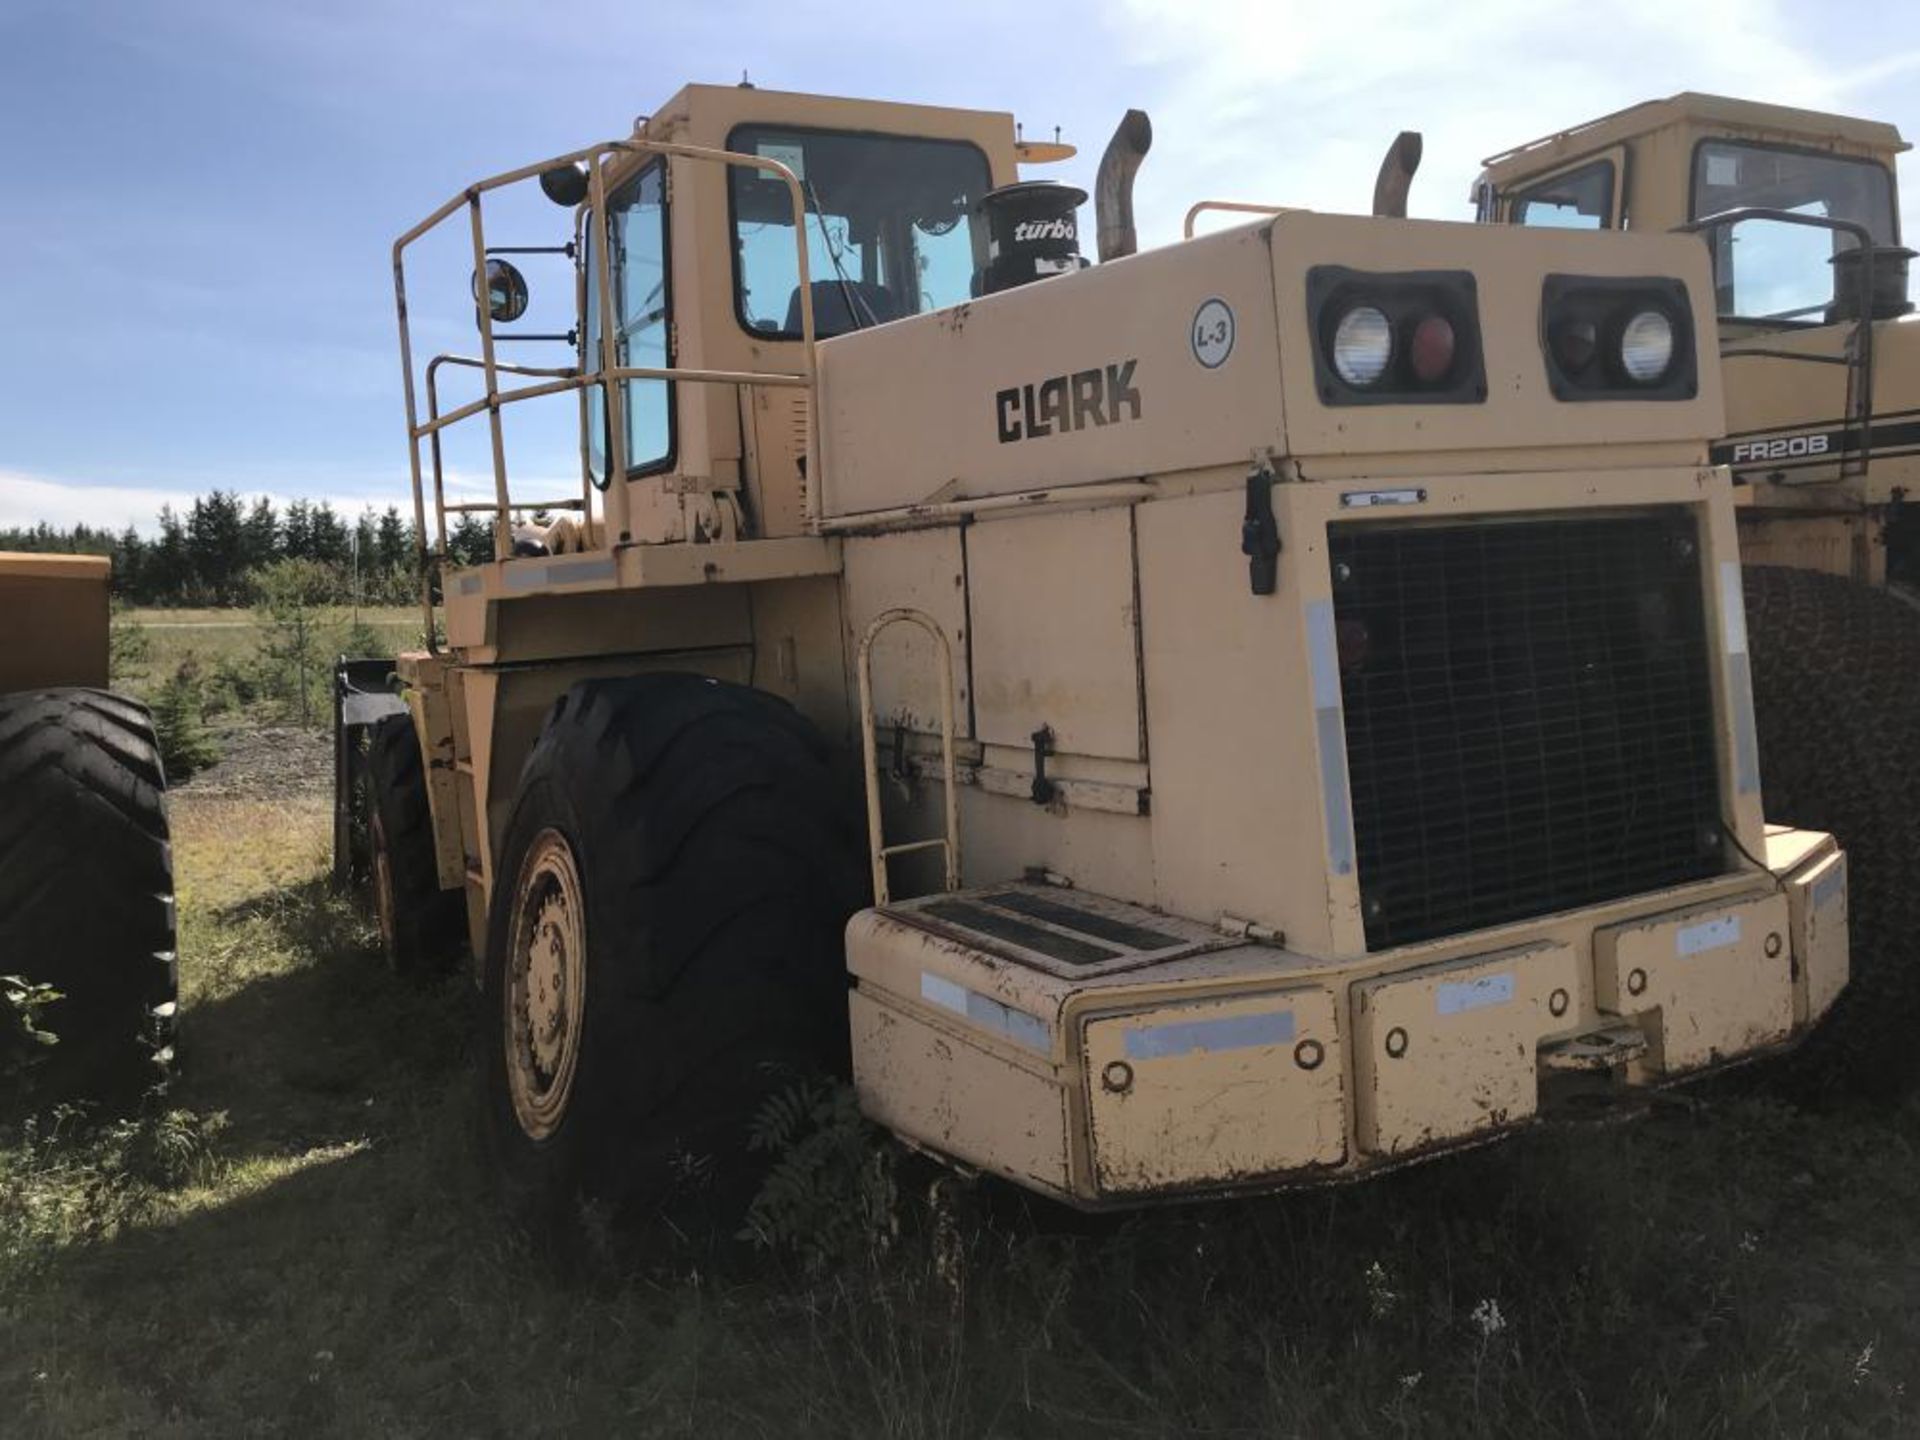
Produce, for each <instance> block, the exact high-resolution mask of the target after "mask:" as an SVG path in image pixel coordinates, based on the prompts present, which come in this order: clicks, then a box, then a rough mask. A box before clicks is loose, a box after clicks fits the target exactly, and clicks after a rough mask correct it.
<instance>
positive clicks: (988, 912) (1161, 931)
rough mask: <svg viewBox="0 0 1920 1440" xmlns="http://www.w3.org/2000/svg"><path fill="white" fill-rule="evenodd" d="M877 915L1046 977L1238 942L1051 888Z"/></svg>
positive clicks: (987, 892) (938, 898) (992, 889)
mask: <svg viewBox="0 0 1920 1440" xmlns="http://www.w3.org/2000/svg"><path fill="white" fill-rule="evenodd" d="M882 913H883V914H886V915H890V916H893V917H894V918H896V919H900V920H904V921H907V922H908V923H909V924H912V925H916V926H919V927H920V928H922V929H926V930H931V931H933V932H934V933H935V934H938V935H944V936H946V937H947V938H948V939H951V940H957V941H959V942H960V943H962V944H964V945H970V946H973V947H974V948H976V949H980V950H984V951H986V952H987V953H988V954H991V955H997V956H999V957H1001V958H1002V959H1005V960H1012V961H1015V962H1017V963H1019V964H1021V965H1026V966H1030V967H1032V968H1033V969H1036V970H1044V971H1046V972H1047V973H1048V974H1051V975H1060V976H1065V977H1069V978H1071V977H1076V976H1085V975H1106V974H1111V973H1113V972H1114V971H1116V970H1132V969H1135V968H1138V967H1140V966H1143V965H1157V964H1160V963H1161V962H1162V961H1166V960H1178V959H1181V958H1182V957H1184V956H1188V955H1197V954H1199V953H1201V952H1203V951H1206V950H1220V949H1226V948H1228V947H1230V946H1233V945H1236V944H1244V943H1245V942H1244V941H1243V940H1238V939H1235V938H1234V937H1231V936H1227V935H1223V934H1221V933H1220V932H1219V931H1218V930H1213V929H1210V928H1208V927H1207V926H1205V925H1200V924H1197V923H1195V922H1194V921H1191V920H1178V919H1175V918H1174V917H1173V916H1170V915H1161V914H1158V913H1157V912H1155V911H1152V910H1148V909H1146V908H1144V907H1143V906H1139V905H1129V904H1127V903H1126V902H1124V901H1121V900H1109V899H1107V898H1106V897H1104V896H1100V895H1089V894H1086V893H1084V892H1083V891H1078V890H1067V889H1062V888H1059V887H1057V886H1048V885H1029V884H1025V883H1019V884H1013V885H991V886H986V887H983V888H981V889H978V890H963V891H959V892H957V893H955V894H950V895H928V896H925V897H923V898H921V899H918V900H908V901H904V902H902V903H900V904H896V905H889V906H887V907H885V908H884V910H883V911H882Z"/></svg>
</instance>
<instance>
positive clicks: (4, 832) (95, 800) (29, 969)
mask: <svg viewBox="0 0 1920 1440" xmlns="http://www.w3.org/2000/svg"><path fill="white" fill-rule="evenodd" d="M107 586H108V562H107V561H106V560H105V559H104V558H101V557H98V556H90V555H13V554H0V616H3V617H5V630H4V632H0V976H6V977H9V981H10V982H12V981H18V982H23V983H21V984H19V985H17V986H13V987H12V988H15V989H16V990H17V991H18V992H19V993H21V994H26V993H29V992H30V990H31V989H32V987H41V986H44V987H50V988H51V990H52V991H53V992H55V994H56V995H57V997H58V998H57V999H54V1000H53V1001H52V1002H51V1003H50V1004H48V1005H47V1006H46V1007H45V1009H44V1011H42V1012H40V1013H39V1014H38V1015H37V1016H36V1018H35V1025H36V1026H37V1027H38V1028H39V1029H40V1030H41V1031H42V1033H48V1034H51V1035H52V1036H53V1037H54V1042H55V1043H54V1044H53V1045H52V1046H51V1047H50V1048H47V1049H45V1050H44V1051H42V1050H40V1048H39V1047H38V1044H37V1042H35V1041H34V1040H33V1039H32V1037H31V1032H30V1031H29V1030H28V1029H27V1028H26V1027H25V1026H23V1025H21V1024H20V1023H19V1020H20V1018H21V1017H19V1016H17V1015H15V1016H9V1017H5V1018H6V1021H7V1023H5V1024H0V1061H4V1062H5V1063H4V1064H0V1074H12V1075H13V1076H15V1077H16V1081H17V1077H18V1076H19V1075H20V1074H21V1073H22V1072H23V1071H26V1072H27V1073H29V1074H30V1076H31V1079H32V1082H33V1086H34V1094H35V1095H36V1096H37V1097H50V1096H58V1097H63V1098H66V1097H72V1096H76V1095H83V1094H92V1095H104V1096H109V1097H115V1098H122V1097H130V1096H137V1095H139V1094H140V1093H143V1092H144V1091H145V1090H146V1089H148V1088H149V1087H150V1086H152V1085H153V1084H155V1083H156V1082H158V1081H160V1080H161V1079H163V1078H164V1076H165V1074H166V1072H167V1069H168V1067H169V1066H170V1064H171V1061H172V1058H173V1034H174V1008H175V1001H176V967H175V962H174V908H173V861H172V852H171V850H170V849H169V845H168V830H167V796H166V775H165V772H164V769H163V767H162V765H161V763H160V749H159V746H158V744H157V743H156V741H155V738H154V733H153V724H152V721H151V719H150V717H149V716H148V714H147V710H146V707H145V706H143V705H140V704H139V703H137V702H135V701H133V700H129V699H127V698H126V697H125V696H122V695H115V694H113V693H112V692H110V691H109V690H108V689H107V688H106V685H107V679H108V677H107V657H108V639H109V630H108V597H107ZM29 1061H31V1062H32V1063H31V1064H30V1065H29V1064H28V1062H29Z"/></svg>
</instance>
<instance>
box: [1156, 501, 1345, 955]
mask: <svg viewBox="0 0 1920 1440" xmlns="http://www.w3.org/2000/svg"><path fill="white" fill-rule="evenodd" d="M1235 478H1236V479H1237V478H1238V477H1237V476H1236V477H1235ZM1304 488H1306V487H1300V486H1287V485H1281V486H1276V487H1275V494H1274V508H1275V510H1276V512H1278V513H1279V515H1280V524H1281V531H1282V538H1283V540H1284V542H1285V545H1286V550H1285V551H1284V553H1283V555H1282V557H1281V562H1280V589H1279V591H1278V593H1276V594H1274V595H1253V594H1250V593H1249V591H1248V586H1247V568H1246V561H1245V559H1244V558H1243V557H1242V556H1241V554H1240V519H1241V514H1242V511H1243V509H1244V506H1245V500H1244V492H1243V491H1241V490H1239V489H1235V490H1228V491H1221V492H1217V493H1214V494H1209V495H1197V496H1193V497H1191V498H1187V499H1182V500H1171V501H1159V502H1156V503H1154V504H1152V505H1143V506H1142V507H1141V508H1140V609H1141V624H1142V639H1143V648H1144V656H1145V672H1146V684H1147V736H1148V743H1149V744H1150V745H1151V747H1152V749H1153V815H1152V820H1151V824H1152V828H1153V853H1154V867H1155V874H1154V900H1155V903H1157V904H1158V905H1160V906H1162V907H1163V908H1165V909H1168V910H1171V911H1173V912H1174V913H1176V914H1180V915H1193V916H1203V917H1207V918H1209V919H1212V918H1217V917H1218V916H1219V915H1221V914H1222V913H1223V912H1224V913H1228V914H1233V915H1237V916H1240V917H1242V918H1244V919H1248V920H1254V921H1258V922H1259V923H1261V924H1263V925H1269V926H1272V927H1273V928H1275V929H1277V930H1283V931H1285V933H1286V935H1287V940H1288V944H1289V945H1290V946H1292V948H1294V949H1296V950H1300V951H1303V952H1305V953H1307V954H1312V955H1326V954H1330V953H1333V952H1334V951H1335V948H1336V946H1335V938H1334V919H1333V908H1334V900H1333V895H1332V890H1333V888H1334V885H1335V883H1336V882H1335V880H1334V879H1333V878H1332V877H1330V876H1329V873H1328V869H1329V862H1328V858H1327V839H1326V829H1325V826H1324V824H1323V819H1322V815H1321V804H1322V799H1321V794H1320V791H1321V784H1320V774H1319V771H1318V770H1317V769H1316V768H1315V766H1314V765H1313V763H1312V762H1311V761H1310V759H1309V757H1312V756H1314V755H1315V754H1316V753H1317V751H1316V741H1315V732H1314V705H1313V700H1312V695H1311V687H1310V684H1309V680H1308V675H1307V670H1308V665H1307V655H1306V630H1305V626H1304V625H1303V624H1302V622H1301V612H1302V609H1303V607H1304V604H1305V599H1306V596H1304V595H1303V594H1302V588H1303V587H1304V586H1308V585H1311V586H1313V587H1316V590H1315V591H1314V592H1310V593H1317V595H1319V596H1325V595H1326V594H1327V593H1328V591H1329V589H1330V586H1331V583H1332V582H1331V581H1330V580H1329V579H1328V577H1327V574H1326V558H1325V554H1326V546H1325V531H1324V527H1323V526H1315V525H1312V524H1310V523H1309V524H1297V523H1294V521H1293V517H1292V515H1291V513H1290V508H1289V506H1290V501H1291V500H1292V499H1293V498H1295V496H1296V493H1297V492H1298V491H1299V490H1302V489H1304ZM1229 756H1231V757H1237V758H1236V759H1235V760H1234V761H1232V762H1231V763H1229V762H1228V761H1227V759H1226V757H1229ZM1283 757H1284V758H1283ZM1292 757H1298V758H1297V759H1294V760H1293V763H1287V759H1289V758H1292ZM1344 796H1345V790H1344V781H1343V787H1342V791H1341V798H1342V799H1344ZM1344 884H1345V893H1346V896H1347V898H1346V900H1345V902H1344V904H1345V906H1346V908H1347V909H1349V910H1351V911H1352V918H1351V923H1350V924H1349V925H1348V926H1347V927H1346V928H1347V931H1348V932H1349V938H1350V944H1351V947H1352V948H1358V943H1359V942H1358V939H1357V937H1358V932H1359V920H1358V911H1359V907H1358V904H1357V902H1356V901H1354V900H1353V898H1352V895H1353V886H1352V877H1351V876H1350V875H1349V876H1347V877H1345V878H1344Z"/></svg>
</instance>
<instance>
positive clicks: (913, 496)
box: [820, 229, 1284, 516]
mask: <svg viewBox="0 0 1920 1440" xmlns="http://www.w3.org/2000/svg"><path fill="white" fill-rule="evenodd" d="M1265 239H1266V237H1265V235H1264V234H1263V233H1262V232H1260V231H1258V230H1255V229H1243V230H1230V231H1226V232H1223V233H1222V234H1219V235H1209V236H1206V237H1204V238H1202V239H1199V240H1194V241H1192V242H1190V243H1187V244H1184V245H1177V246H1169V247H1168V248H1166V249H1163V250H1150V251H1147V252H1145V253H1142V254H1139V255H1133V256H1129V257H1128V258H1126V259H1124V260H1116V261H1114V262H1112V263H1111V264H1106V265H1097V266H1094V267H1093V268H1092V269H1089V270H1084V271H1081V272H1080V273H1078V274H1074V275H1065V276H1061V277H1059V278H1057V279H1053V280H1048V281H1045V282H1044V283H1042V284H1037V285H1027V286H1022V287H1021V288H1019V289H1017V290H1010V291H1004V292H1002V293H1000V294H997V295H988V296H983V297H982V298H980V299H978V300H973V301H970V302H969V303H967V304H964V305H958V306H955V307H954V308H952V309H950V310H940V311H936V312H935V313H933V314H931V315H921V316H916V317H914V318H912V319H908V320H900V321H896V322H894V323H893V324H890V325H881V326H878V327H876V328H874V329H871V330H863V331H859V332H857V333H855V334H852V335H845V336H841V337H839V338H837V339H833V340H828V341H826V342H825V343H823V344H822V345H821V346H820V406H821V416H822V419H821V446H822V450H821V454H822V465H821V469H822V476H821V480H822V484H823V486H824V488H823V490H822V492H821V493H822V498H823V501H824V504H825V513H826V514H828V515H830V516H832V515H853V514H859V513H862V512H867V511H875V510H885V509H890V508H893V507H897V506H904V505H918V504H921V503H924V502H928V501H944V500H955V499H966V498H977V497H980V496H989V495H1009V494H1015V493H1018V492H1020V491H1022V490H1029V489H1035V488H1040V487H1045V486H1067V485H1078V484H1085V483H1088V482H1096V481H1106V480H1132V479H1135V478H1137V477H1139V476H1142V475H1164V474H1170V473H1178V472H1181V471H1190V470H1197V469H1201V468H1204V467H1207V466H1213V465H1228V464H1241V463H1244V462H1245V461H1246V459H1247V458H1248V457H1249V456H1250V455H1253V454H1255V453H1257V452H1259V451H1262V450H1266V449H1276V450H1277V449H1279V448H1281V446H1282V436H1283V435H1284V430H1283V427H1282V424H1281V415H1280V374H1279V354H1278V346H1277V345H1276V343H1275V339H1274V332H1273V274H1272V268H1271V263H1270V257H1269V255H1268V253H1267V247H1266V243H1265ZM1214 305H1217V306H1220V307H1223V308H1224V310H1225V311H1227V312H1230V313H1231V315H1232V317H1233V318H1232V321H1231V322H1230V326H1231V329H1230V333H1231V342H1230V344H1229V345H1227V346H1226V347H1225V348H1224V349H1221V348H1214V347H1213V346H1212V345H1211V344H1210V343H1209V344H1207V345H1200V346H1196V343H1195V333H1194V332H1195V328H1196V325H1197V323H1198V322H1199V320H1200V317H1201V315H1202V313H1203V311H1205V312H1207V313H1208V314H1210V315H1211V314H1214V313H1218V312H1214V311H1209V310H1208V307H1209V306H1214ZM1203 357H1204V358H1203ZM1076 385H1078V386H1079V387H1080V390H1079V392H1078V393H1079V397H1080V400H1079V404H1078V407H1077V408H1076V401H1075V395H1076V388H1075V387H1076ZM1029 394H1031V397H1032V398H1031V400H1029V398H1028V397H1029ZM876 395H884V396H885V397H886V402H885V403H884V404H879V405H876V404H874V403H873V397H874V396H876ZM1089 401H1092V402H1095V403H1091V404H1089V403H1087V402H1089ZM1096 417H1097V418H1096ZM1003 436H1004V437H1006V438H1003Z"/></svg>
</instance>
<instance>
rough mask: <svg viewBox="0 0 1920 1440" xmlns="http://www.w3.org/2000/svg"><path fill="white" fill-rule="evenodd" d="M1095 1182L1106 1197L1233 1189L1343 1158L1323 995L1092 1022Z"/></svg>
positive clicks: (1338, 1085)
mask: <svg viewBox="0 0 1920 1440" xmlns="http://www.w3.org/2000/svg"><path fill="white" fill-rule="evenodd" d="M1085 1055H1086V1065H1085V1071H1086V1086H1087V1096H1088V1099H1087V1104H1088V1111H1089V1114H1090V1117H1091V1120H1092V1130H1093V1159H1094V1175H1095V1179H1096V1181H1097V1183H1098V1185H1099V1187H1100V1189H1101V1191H1103V1192H1105V1193H1108V1194H1116V1193H1130V1192H1145V1191H1168V1190H1178V1189H1182V1188H1184V1187H1187V1186H1194V1185H1231V1184H1234V1183H1236V1182H1239V1181H1252V1180H1257V1179H1259V1178H1261V1177H1262V1176H1267V1175H1271V1174H1273V1173H1275V1172H1278V1171H1282V1170H1301V1169H1306V1168H1309V1167H1312V1166H1319V1165H1337V1164H1339V1163H1340V1161H1341V1160H1343V1159H1344V1158H1346V1149H1347V1140H1346V1128H1347V1127H1346V1105H1345V1098H1344V1096H1343V1094H1342V1091H1343V1089H1344V1086H1343V1083H1342V1077H1343V1075H1344V1074H1345V1068H1346V1067H1345V1063H1344V1057H1343V1055H1342V1051H1341V1045H1340V1031H1339V1026H1338V1024H1337V1022H1336V1019H1335V1013H1334V1003H1333V994H1332V992H1330V991H1328V990H1325V989H1322V988H1320V987H1318V986H1314V987H1309V988H1301V989H1294V990H1284V991H1279V992H1277V993H1273V994H1267V995H1257V996H1247V997H1235V998H1233V999H1230V1000H1216V1001H1209V1002H1204V1003H1199V1004H1185V1005H1172V1006H1166V1007H1163V1008H1160V1009H1155V1010H1144V1011H1136V1012H1133V1013H1130V1014H1125V1015H1106V1016H1100V1017H1097V1018H1091V1019H1089V1020H1088V1021H1087V1022H1086V1029H1085Z"/></svg>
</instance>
